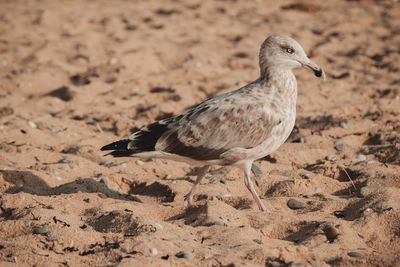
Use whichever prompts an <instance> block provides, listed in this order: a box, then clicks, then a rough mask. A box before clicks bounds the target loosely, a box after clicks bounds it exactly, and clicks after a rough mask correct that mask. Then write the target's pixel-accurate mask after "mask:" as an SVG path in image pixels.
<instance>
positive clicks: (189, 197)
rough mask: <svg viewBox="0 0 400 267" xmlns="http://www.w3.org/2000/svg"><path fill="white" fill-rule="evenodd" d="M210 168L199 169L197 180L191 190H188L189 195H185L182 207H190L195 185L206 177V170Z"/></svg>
mask: <svg viewBox="0 0 400 267" xmlns="http://www.w3.org/2000/svg"><path fill="white" fill-rule="evenodd" d="M209 168H210V166H204V167H201V168H200V170H199V172H198V174H197V179H196V181H195V182H194V184H193V186H192V189H190V191H189V193H187V194H186V195H185V198H184V199H185V201H184V203H183V204H184V205H185V207H187V206H190V205H192V201H193V195H194V191H195V190H196V188H197V185H198V184H199V183H200V181H201V179H203V177H204V176H205V175H206V173H207V172H208V169H209Z"/></svg>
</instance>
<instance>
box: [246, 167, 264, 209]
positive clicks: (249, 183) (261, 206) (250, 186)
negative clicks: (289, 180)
mask: <svg viewBox="0 0 400 267" xmlns="http://www.w3.org/2000/svg"><path fill="white" fill-rule="evenodd" d="M250 169H251V164H250V165H249V167H247V168H246V170H245V171H244V175H245V177H244V184H245V185H246V187H247V189H249V191H250V193H251V195H252V196H253V198H254V200H255V201H256V203H257V206H258V209H259V210H261V211H269V210H268V209H267V208H266V207H265V206H264V204H263V203H262V202H261V199H260V197H259V196H258V195H257V192H256V190H255V189H254V186H253V182H252V181H251V179H250Z"/></svg>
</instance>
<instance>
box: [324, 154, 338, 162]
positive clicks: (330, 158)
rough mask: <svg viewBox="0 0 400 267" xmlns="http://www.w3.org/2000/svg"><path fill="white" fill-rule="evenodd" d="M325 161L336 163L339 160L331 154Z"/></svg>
mask: <svg viewBox="0 0 400 267" xmlns="http://www.w3.org/2000/svg"><path fill="white" fill-rule="evenodd" d="M325 159H326V160H329V161H336V160H337V159H338V157H337V156H336V155H335V154H330V155H328V156H326V157H325Z"/></svg>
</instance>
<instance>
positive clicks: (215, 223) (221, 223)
mask: <svg viewBox="0 0 400 267" xmlns="http://www.w3.org/2000/svg"><path fill="white" fill-rule="evenodd" d="M210 225H211V226H212V225H220V226H226V224H225V223H224V222H221V221H215V222H212V223H210Z"/></svg>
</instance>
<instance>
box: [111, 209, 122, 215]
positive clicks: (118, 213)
mask: <svg viewBox="0 0 400 267" xmlns="http://www.w3.org/2000/svg"><path fill="white" fill-rule="evenodd" d="M110 214H111V215H120V214H121V212H120V211H119V210H113V211H111V212H110Z"/></svg>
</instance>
